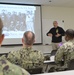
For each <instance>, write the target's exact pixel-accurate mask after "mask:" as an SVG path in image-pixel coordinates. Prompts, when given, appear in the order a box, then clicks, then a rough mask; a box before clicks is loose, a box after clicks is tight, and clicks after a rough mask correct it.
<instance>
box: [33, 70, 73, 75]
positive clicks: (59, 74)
mask: <svg viewBox="0 0 74 75" xmlns="http://www.w3.org/2000/svg"><path fill="white" fill-rule="evenodd" d="M33 75H74V70H69V71H61V72H53V73H42V74H33Z"/></svg>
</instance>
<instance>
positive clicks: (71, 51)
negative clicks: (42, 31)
mask: <svg viewBox="0 0 74 75" xmlns="http://www.w3.org/2000/svg"><path fill="white" fill-rule="evenodd" d="M71 59H74V40H69V41H68V42H66V43H64V44H63V45H62V46H61V47H60V48H59V49H58V51H57V53H56V55H55V62H56V64H57V66H56V67H57V68H59V69H60V70H63V69H65V68H67V67H68V62H69V61H70V60H71ZM62 61H63V66H62V65H61V62H62Z"/></svg>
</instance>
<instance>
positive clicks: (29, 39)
mask: <svg viewBox="0 0 74 75" xmlns="http://www.w3.org/2000/svg"><path fill="white" fill-rule="evenodd" d="M23 39H24V43H25V44H26V45H32V44H33V43H34V40H35V34H34V33H33V32H31V31H26V32H25V33H24V35H23Z"/></svg>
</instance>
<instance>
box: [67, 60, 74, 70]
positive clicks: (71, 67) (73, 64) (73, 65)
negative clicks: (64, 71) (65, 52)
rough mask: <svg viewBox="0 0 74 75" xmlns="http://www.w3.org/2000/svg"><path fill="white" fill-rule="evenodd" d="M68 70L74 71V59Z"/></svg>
mask: <svg viewBox="0 0 74 75" xmlns="http://www.w3.org/2000/svg"><path fill="white" fill-rule="evenodd" d="M68 70H74V59H72V60H70V62H69V63H68Z"/></svg>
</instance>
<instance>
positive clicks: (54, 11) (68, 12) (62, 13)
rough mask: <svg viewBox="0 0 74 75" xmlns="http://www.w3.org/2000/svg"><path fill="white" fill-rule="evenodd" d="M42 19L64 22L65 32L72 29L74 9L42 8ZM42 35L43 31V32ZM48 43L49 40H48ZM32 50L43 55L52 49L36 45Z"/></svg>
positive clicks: (12, 48)
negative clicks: (38, 51)
mask: <svg viewBox="0 0 74 75" xmlns="http://www.w3.org/2000/svg"><path fill="white" fill-rule="evenodd" d="M43 19H55V20H56V19H59V20H64V27H65V30H66V29H68V28H72V29H74V8H65V7H50V6H42V20H43ZM42 23H43V22H42ZM47 25H48V24H45V25H44V24H43V30H44V28H47V27H48V26H47ZM43 34H44V31H43ZM48 41H49V40H48ZM20 48H21V46H19V47H11V48H6V47H5V48H4V47H3V48H0V52H7V51H8V52H9V51H11V50H18V49H20ZM33 48H34V49H38V50H41V51H42V52H44V53H47V52H51V50H52V47H51V45H50V46H46V45H37V46H33Z"/></svg>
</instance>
